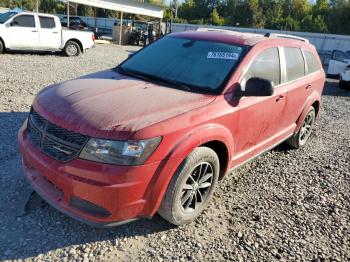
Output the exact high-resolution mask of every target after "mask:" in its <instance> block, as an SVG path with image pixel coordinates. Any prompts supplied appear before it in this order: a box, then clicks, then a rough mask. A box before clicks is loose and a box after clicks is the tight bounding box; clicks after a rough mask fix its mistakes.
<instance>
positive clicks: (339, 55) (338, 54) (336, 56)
mask: <svg viewBox="0 0 350 262" xmlns="http://www.w3.org/2000/svg"><path fill="white" fill-rule="evenodd" d="M345 59H350V57H349V56H348V54H347V53H345V52H342V51H340V50H334V51H333V54H332V60H336V61H340V62H344V60H345Z"/></svg>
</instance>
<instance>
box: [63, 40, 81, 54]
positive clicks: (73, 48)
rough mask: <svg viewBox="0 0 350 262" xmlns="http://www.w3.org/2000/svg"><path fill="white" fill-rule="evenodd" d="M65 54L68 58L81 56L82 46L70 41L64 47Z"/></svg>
mask: <svg viewBox="0 0 350 262" xmlns="http://www.w3.org/2000/svg"><path fill="white" fill-rule="evenodd" d="M64 53H65V54H66V55H67V56H78V55H79V54H80V46H79V45H78V43H76V42H74V41H68V42H67V44H66V46H65V47H64Z"/></svg>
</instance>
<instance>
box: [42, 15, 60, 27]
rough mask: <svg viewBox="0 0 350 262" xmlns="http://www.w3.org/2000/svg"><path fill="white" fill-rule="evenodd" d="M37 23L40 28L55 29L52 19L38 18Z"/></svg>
mask: <svg viewBox="0 0 350 262" xmlns="http://www.w3.org/2000/svg"><path fill="white" fill-rule="evenodd" d="M39 21H40V27H41V28H46V29H51V28H55V27H56V25H55V19H54V18H52V17H46V16H39Z"/></svg>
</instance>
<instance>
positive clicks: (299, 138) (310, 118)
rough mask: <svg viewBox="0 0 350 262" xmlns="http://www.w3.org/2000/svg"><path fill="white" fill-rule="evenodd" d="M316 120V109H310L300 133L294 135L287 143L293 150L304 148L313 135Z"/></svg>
mask: <svg viewBox="0 0 350 262" xmlns="http://www.w3.org/2000/svg"><path fill="white" fill-rule="evenodd" d="M315 119H316V111H315V108H314V107H310V109H309V111H308V112H307V114H306V116H305V118H304V120H303V123H302V125H301V127H300V129H299V131H298V132H297V133H296V134H294V135H293V136H292V137H291V138H289V139H288V140H287V141H286V143H287V144H288V145H289V146H291V147H292V148H295V149H298V148H300V147H303V146H304V145H305V144H306V142H307V141H308V139H309V137H310V135H311V133H312V127H313V125H314V123H315Z"/></svg>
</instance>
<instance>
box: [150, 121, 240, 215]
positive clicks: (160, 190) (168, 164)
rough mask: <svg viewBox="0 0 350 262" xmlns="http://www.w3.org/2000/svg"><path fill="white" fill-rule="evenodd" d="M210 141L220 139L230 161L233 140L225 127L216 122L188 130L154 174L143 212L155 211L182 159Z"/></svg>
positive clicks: (151, 212)
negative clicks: (146, 208) (147, 203)
mask: <svg viewBox="0 0 350 262" xmlns="http://www.w3.org/2000/svg"><path fill="white" fill-rule="evenodd" d="M210 141H220V142H221V143H223V144H225V146H226V148H227V151H228V154H229V156H228V163H230V161H231V159H232V152H233V150H234V140H233V137H232V134H231V132H230V131H229V130H228V129H227V128H225V127H224V126H221V125H218V124H210V125H206V126H201V127H198V128H196V129H192V130H190V131H189V132H188V133H187V134H186V135H184V136H182V139H180V140H179V141H177V143H176V144H175V146H174V147H173V148H171V150H170V151H169V153H168V155H167V156H166V158H165V159H164V160H163V161H162V162H161V164H160V166H159V168H158V170H157V172H156V173H155V174H154V177H153V179H152V181H151V182H150V185H149V188H148V189H147V191H146V195H145V199H147V201H148V202H149V205H147V206H148V208H149V209H148V210H146V211H145V213H147V214H150V216H151V215H153V214H154V213H155V212H157V210H158V209H159V206H160V203H161V201H162V199H163V196H164V194H165V192H166V189H167V188H168V185H169V183H170V181H171V179H172V177H173V175H174V173H175V172H176V170H177V168H178V167H179V166H180V164H181V163H182V161H183V160H184V159H185V158H186V157H187V156H188V155H189V154H190V153H191V152H192V151H193V150H194V149H195V148H196V147H198V146H200V145H203V144H205V143H207V142H210Z"/></svg>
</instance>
